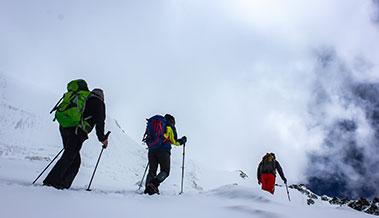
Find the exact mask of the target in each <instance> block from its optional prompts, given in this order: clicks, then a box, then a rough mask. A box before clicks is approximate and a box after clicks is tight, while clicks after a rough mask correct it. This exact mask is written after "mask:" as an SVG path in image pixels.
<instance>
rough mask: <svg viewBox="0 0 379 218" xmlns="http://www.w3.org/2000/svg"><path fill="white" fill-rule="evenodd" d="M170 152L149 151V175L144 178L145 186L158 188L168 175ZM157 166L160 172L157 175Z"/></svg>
mask: <svg viewBox="0 0 379 218" xmlns="http://www.w3.org/2000/svg"><path fill="white" fill-rule="evenodd" d="M170 156H171V153H170V151H160V150H158V151H149V154H148V158H149V173H148V174H147V177H146V185H147V184H149V183H153V184H154V185H155V186H156V187H158V186H159V184H160V183H161V182H163V181H164V180H165V179H166V178H167V177H168V176H169V175H170ZM158 165H159V168H160V172H159V174H158V175H157V170H158Z"/></svg>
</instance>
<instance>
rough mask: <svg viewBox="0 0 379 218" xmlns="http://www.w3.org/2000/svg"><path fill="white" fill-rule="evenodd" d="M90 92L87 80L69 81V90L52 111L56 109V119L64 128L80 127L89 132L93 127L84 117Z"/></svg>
mask: <svg viewBox="0 0 379 218" xmlns="http://www.w3.org/2000/svg"><path fill="white" fill-rule="evenodd" d="M90 94H91V92H90V91H89V90H88V86H87V83H86V81H84V80H82V79H79V80H73V81H71V82H69V83H68V84H67V92H66V93H65V94H64V95H63V97H62V98H61V99H60V100H59V101H58V103H57V104H56V105H55V107H54V108H53V110H51V112H50V114H51V113H53V112H54V111H55V118H54V121H55V120H57V121H58V123H59V125H60V126H61V127H63V128H68V127H79V128H81V129H82V130H83V131H84V132H86V133H89V132H90V131H91V130H92V128H91V126H90V125H89V123H88V122H87V121H86V120H85V119H84V117H83V112H84V109H85V106H86V101H87V99H88V97H89V96H90Z"/></svg>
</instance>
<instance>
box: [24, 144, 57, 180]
mask: <svg viewBox="0 0 379 218" xmlns="http://www.w3.org/2000/svg"><path fill="white" fill-rule="evenodd" d="M63 150H64V148H62V150H61V151H60V152H59V153H58V154H57V155H56V156H55V157H54V158H53V160H52V161H51V162H50V163H49V165H47V167H46V168H45V169H44V170H43V171H42V173H41V174H39V176H38V177H37V178H36V179H35V180H34V181H33V183H32V184H33V185H34V183H36V182H37V180H38V179H39V177H41V176H42V174H43V173H44V172H45V171H46V170H47V168H49V167H50V165H51V164H52V163H53V162H54V161H55V159H57V157H58V156H59V155H60V154H61V153H62V151H63Z"/></svg>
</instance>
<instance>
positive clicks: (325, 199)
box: [321, 195, 329, 201]
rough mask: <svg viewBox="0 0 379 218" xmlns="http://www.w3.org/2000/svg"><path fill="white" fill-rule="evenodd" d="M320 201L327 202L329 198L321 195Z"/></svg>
mask: <svg viewBox="0 0 379 218" xmlns="http://www.w3.org/2000/svg"><path fill="white" fill-rule="evenodd" d="M321 200H322V201H329V198H328V196H326V195H323V196H322V197H321Z"/></svg>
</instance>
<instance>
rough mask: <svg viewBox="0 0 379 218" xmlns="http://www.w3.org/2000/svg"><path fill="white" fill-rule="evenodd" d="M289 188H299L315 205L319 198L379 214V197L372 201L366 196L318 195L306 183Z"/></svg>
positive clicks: (309, 203) (310, 202)
mask: <svg viewBox="0 0 379 218" xmlns="http://www.w3.org/2000/svg"><path fill="white" fill-rule="evenodd" d="M289 188H291V189H295V190H298V191H299V192H300V193H302V194H304V195H306V196H307V197H308V199H307V204H308V205H313V204H315V203H316V201H317V200H321V201H324V202H328V203H329V204H331V205H338V206H348V207H350V208H352V209H354V210H357V211H361V212H364V213H368V214H372V215H376V216H379V198H374V199H373V200H372V201H370V200H368V199H366V198H360V199H358V200H349V199H341V198H337V197H329V196H326V195H323V196H318V195H316V194H315V193H313V192H312V191H311V190H309V189H308V188H307V187H306V185H304V184H300V185H290V186H289Z"/></svg>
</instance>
